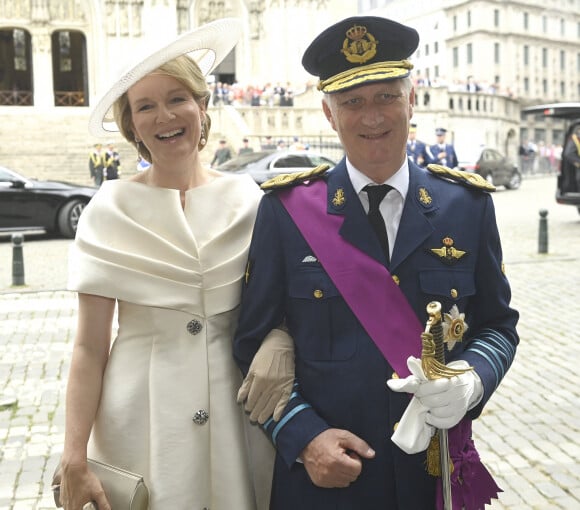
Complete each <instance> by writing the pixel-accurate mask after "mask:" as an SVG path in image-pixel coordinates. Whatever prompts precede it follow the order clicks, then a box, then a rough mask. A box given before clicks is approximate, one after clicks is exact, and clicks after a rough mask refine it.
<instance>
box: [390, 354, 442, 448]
mask: <svg viewBox="0 0 580 510" xmlns="http://www.w3.org/2000/svg"><path fill="white" fill-rule="evenodd" d="M407 366H408V367H409V370H410V372H411V374H412V375H410V376H408V377H406V378H405V379H390V380H388V381H387V384H388V386H389V388H391V389H392V390H393V391H397V392H405V393H415V392H416V391H417V390H418V389H419V386H420V385H421V384H422V383H424V382H425V381H427V377H425V374H424V373H423V368H422V367H421V360H420V359H417V358H415V357H413V356H410V357H409V358H408V359H407ZM427 411H428V408H427V407H425V406H424V405H423V404H421V402H420V401H419V399H418V398H417V397H413V398H412V399H411V402H410V403H409V405H408V406H407V409H405V412H404V413H403V416H402V418H401V420H400V421H399V425H398V426H397V428H396V430H395V433H394V434H393V435H392V436H391V440H392V441H393V442H394V443H395V444H396V445H397V446H398V447H399V448H400V449H401V450H403V451H404V452H405V453H408V454H413V453H419V452H422V451H424V450H426V449H427V447H428V446H429V442H430V440H431V436H432V435H433V433H434V432H435V428H434V427H432V426H431V425H428V424H427V423H426V421H425V417H426V415H427Z"/></svg>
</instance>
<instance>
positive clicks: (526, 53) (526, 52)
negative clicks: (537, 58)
mask: <svg viewBox="0 0 580 510" xmlns="http://www.w3.org/2000/svg"><path fill="white" fill-rule="evenodd" d="M529 64H530V47H529V46H527V45H525V46H524V65H525V66H527V65H529Z"/></svg>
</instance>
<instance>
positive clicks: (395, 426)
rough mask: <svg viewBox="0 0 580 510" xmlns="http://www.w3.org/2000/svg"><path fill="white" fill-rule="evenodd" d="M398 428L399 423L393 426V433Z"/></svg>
mask: <svg viewBox="0 0 580 510" xmlns="http://www.w3.org/2000/svg"><path fill="white" fill-rule="evenodd" d="M398 426H399V422H397V423H395V424H394V425H393V432H395V430H397V427H398Z"/></svg>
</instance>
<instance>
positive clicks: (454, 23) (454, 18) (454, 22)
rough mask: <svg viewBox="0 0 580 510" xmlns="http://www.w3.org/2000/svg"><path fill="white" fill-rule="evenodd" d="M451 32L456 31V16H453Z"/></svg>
mask: <svg viewBox="0 0 580 510" xmlns="http://www.w3.org/2000/svg"><path fill="white" fill-rule="evenodd" d="M453 31H454V32H456V31H457V16H453Z"/></svg>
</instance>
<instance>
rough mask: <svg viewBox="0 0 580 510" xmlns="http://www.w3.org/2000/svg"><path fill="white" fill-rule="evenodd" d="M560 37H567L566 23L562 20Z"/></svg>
mask: <svg viewBox="0 0 580 510" xmlns="http://www.w3.org/2000/svg"><path fill="white" fill-rule="evenodd" d="M560 35H561V36H565V35H566V21H565V20H564V19H561V20H560Z"/></svg>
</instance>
